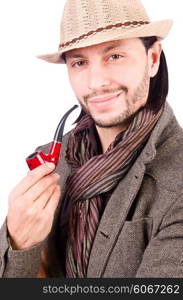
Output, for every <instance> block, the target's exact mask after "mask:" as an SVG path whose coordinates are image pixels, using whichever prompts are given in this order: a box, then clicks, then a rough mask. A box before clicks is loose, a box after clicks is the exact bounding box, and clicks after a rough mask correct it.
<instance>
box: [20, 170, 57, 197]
mask: <svg viewBox="0 0 183 300" xmlns="http://www.w3.org/2000/svg"><path fill="white" fill-rule="evenodd" d="M59 178H60V175H59V174H57V173H55V174H51V175H47V176H45V177H43V178H42V179H40V180H39V181H38V182H37V183H36V184H35V185H34V186H32V187H31V188H30V189H29V190H28V191H27V192H26V193H24V194H23V198H24V199H26V201H27V202H33V201H37V200H38V199H39V198H40V196H41V194H43V193H44V192H45V191H46V190H47V189H48V188H49V187H50V186H51V185H53V184H56V182H57V181H58V179H59ZM21 198H22V197H21Z"/></svg>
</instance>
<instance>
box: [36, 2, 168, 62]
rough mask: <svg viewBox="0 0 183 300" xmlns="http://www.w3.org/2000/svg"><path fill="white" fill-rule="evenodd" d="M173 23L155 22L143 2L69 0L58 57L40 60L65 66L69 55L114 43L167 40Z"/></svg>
mask: <svg viewBox="0 0 183 300" xmlns="http://www.w3.org/2000/svg"><path fill="white" fill-rule="evenodd" d="M172 23H173V22H172V20H162V21H156V22H151V21H150V20H149V18H148V15H147V13H146V11H145V8H144V7H143V5H142V3H141V1H140V0H67V1H66V4H65V7H64V12H63V16H62V21H61V30H60V34H61V37H60V45H59V48H58V51H57V52H56V53H52V54H47V55H41V56H38V58H41V59H44V60H46V61H48V62H51V63H64V60H63V58H62V54H63V53H64V52H66V51H69V50H72V49H76V48H82V47H87V46H91V45H96V44H100V43H103V42H107V41H112V40H120V39H123V38H125V39H127V38H135V37H147V36H157V37H159V38H161V39H164V38H165V37H166V36H167V35H168V32H169V30H170V28H171V26H172Z"/></svg>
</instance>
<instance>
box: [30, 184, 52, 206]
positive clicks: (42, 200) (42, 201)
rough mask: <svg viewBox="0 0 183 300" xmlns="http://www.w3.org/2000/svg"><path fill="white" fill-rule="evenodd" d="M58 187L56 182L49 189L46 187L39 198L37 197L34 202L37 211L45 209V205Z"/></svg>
mask: <svg viewBox="0 0 183 300" xmlns="http://www.w3.org/2000/svg"><path fill="white" fill-rule="evenodd" d="M55 188H56V183H55V184H52V185H51V186H50V187H49V188H48V189H46V190H45V191H44V192H43V193H42V194H41V195H40V197H39V198H38V199H36V201H35V202H34V207H35V210H36V211H40V210H42V209H44V207H45V206H46V204H47V202H48V201H49V199H50V198H51V196H52V195H53V193H54V191H55Z"/></svg>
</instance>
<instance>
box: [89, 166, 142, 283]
mask: <svg viewBox="0 0 183 300" xmlns="http://www.w3.org/2000/svg"><path fill="white" fill-rule="evenodd" d="M144 171H145V166H144V164H142V163H141V164H140V163H138V162H137V161H136V163H135V164H134V165H133V167H132V168H131V170H130V171H129V172H128V175H127V176H126V177H125V178H124V179H123V180H122V181H121V182H120V183H119V184H118V186H117V188H116V189H115V190H114V192H113V194H112V196H111V198H110V200H109V202H108V204H107V206H106V208H105V211H104V213H103V216H102V219H101V222H100V225H99V227H98V230H97V234H96V237H95V240H94V244H93V247H92V251H91V255H90V260H89V266H88V274H87V277H102V275H103V273H104V271H105V266H106V264H107V261H108V258H109V256H110V253H111V251H112V249H113V246H114V244H115V241H116V240H117V238H118V235H119V233H120V231H121V229H122V227H123V224H124V222H125V220H126V216H127V214H128V212H129V209H130V207H131V205H132V203H133V200H134V199H135V197H136V195H137V192H138V190H139V188H140V186H141V183H142V180H143V176H144Z"/></svg>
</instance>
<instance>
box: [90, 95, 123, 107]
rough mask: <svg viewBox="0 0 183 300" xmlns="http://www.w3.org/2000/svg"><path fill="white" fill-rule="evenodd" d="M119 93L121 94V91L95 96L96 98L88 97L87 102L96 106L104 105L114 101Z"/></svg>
mask: <svg viewBox="0 0 183 300" xmlns="http://www.w3.org/2000/svg"><path fill="white" fill-rule="evenodd" d="M120 94H121V92H120V93H119V92H118V93H116V94H113V95H109V96H105V97H96V98H93V99H90V100H89V103H90V104H92V105H94V106H96V107H104V106H107V105H110V104H112V103H113V102H114V101H116V100H117V99H118V97H119V95H120Z"/></svg>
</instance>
